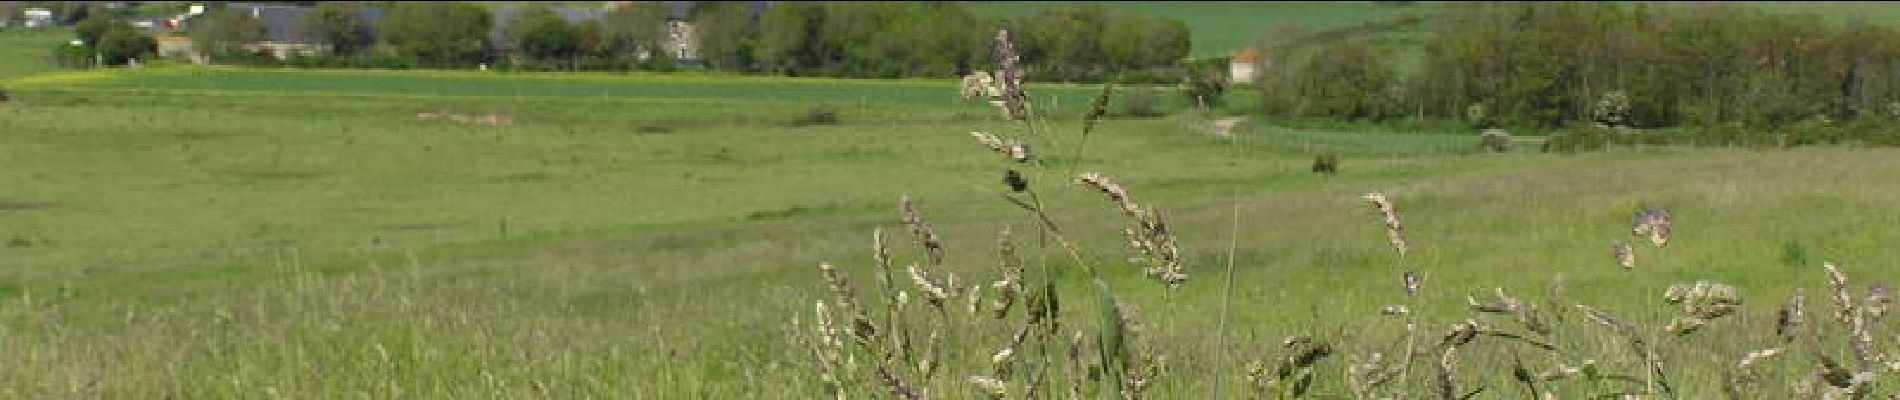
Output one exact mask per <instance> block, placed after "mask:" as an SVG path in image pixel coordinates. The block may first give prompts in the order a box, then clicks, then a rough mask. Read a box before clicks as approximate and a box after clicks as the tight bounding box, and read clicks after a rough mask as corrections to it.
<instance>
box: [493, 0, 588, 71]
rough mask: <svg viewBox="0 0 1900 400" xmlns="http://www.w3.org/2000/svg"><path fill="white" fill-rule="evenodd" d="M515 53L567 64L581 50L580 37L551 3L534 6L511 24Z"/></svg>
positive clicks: (529, 6) (524, 8)
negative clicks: (516, 51) (567, 60)
mask: <svg viewBox="0 0 1900 400" xmlns="http://www.w3.org/2000/svg"><path fill="white" fill-rule="evenodd" d="M508 33H509V36H511V38H512V40H514V42H515V49H516V50H518V51H521V52H522V53H523V54H526V55H527V56H528V57H529V58H531V59H535V60H565V59H569V58H571V57H573V56H574V55H575V54H576V53H577V52H578V51H579V50H580V41H579V39H580V35H579V32H578V31H577V30H576V29H575V28H574V26H573V25H571V24H568V22H567V20H566V19H564V18H561V15H560V14H556V13H555V12H554V8H553V7H551V6H549V5H548V3H543V2H533V3H529V4H528V5H527V6H525V7H522V9H521V10H520V11H517V12H516V13H515V15H514V17H513V19H512V20H511V21H508Z"/></svg>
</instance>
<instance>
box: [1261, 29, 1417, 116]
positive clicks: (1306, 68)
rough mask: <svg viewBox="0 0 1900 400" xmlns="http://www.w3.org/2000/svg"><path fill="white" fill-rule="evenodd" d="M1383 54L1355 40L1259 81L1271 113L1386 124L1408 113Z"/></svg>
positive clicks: (1395, 75) (1368, 44)
mask: <svg viewBox="0 0 1900 400" xmlns="http://www.w3.org/2000/svg"><path fill="white" fill-rule="evenodd" d="M1403 89H1404V88H1403V87H1402V86H1400V81H1399V77H1398V73H1397V72H1395V71H1394V70H1393V69H1392V67H1391V63H1390V62H1389V61H1388V60H1387V59H1386V55H1385V54H1384V51H1383V50H1382V49H1380V48H1378V47H1376V46H1374V44H1373V43H1372V42H1369V41H1366V40H1361V39H1353V40H1347V41H1345V42H1341V43H1338V44H1334V45H1329V46H1327V48H1326V49H1325V51H1317V52H1314V53H1313V54H1312V55H1311V56H1310V57H1308V58H1307V59H1306V60H1305V61H1304V62H1301V63H1298V64H1296V65H1290V66H1287V68H1284V69H1283V70H1280V72H1278V73H1272V74H1269V75H1268V76H1267V77H1265V79H1263V80H1262V81H1261V93H1262V95H1263V96H1264V97H1263V98H1262V103H1263V104H1264V105H1265V107H1266V108H1267V112H1268V113H1270V114H1275V115H1283V116H1294V117H1312V116H1322V117H1335V118H1340V119H1346V120H1365V121H1375V122H1377V121H1387V120H1391V119H1394V118H1396V117H1399V116H1402V115H1404V109H1403V107H1402V106H1403V104H1404V101H1403V100H1404V99H1403V96H1404V94H1405V93H1404V91H1403Z"/></svg>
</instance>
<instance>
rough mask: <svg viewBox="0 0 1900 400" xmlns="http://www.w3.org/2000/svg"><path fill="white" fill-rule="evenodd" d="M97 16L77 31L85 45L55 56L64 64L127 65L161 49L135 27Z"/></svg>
mask: <svg viewBox="0 0 1900 400" xmlns="http://www.w3.org/2000/svg"><path fill="white" fill-rule="evenodd" d="M93 15H95V16H97V17H95V18H87V19H86V20H84V21H80V22H79V24H78V25H77V26H75V27H74V28H73V31H74V33H75V34H76V35H78V37H79V40H80V42H81V43H83V44H84V45H83V46H79V47H77V48H74V49H65V48H66V47H73V46H62V49H61V50H58V51H57V52H56V53H55V57H56V58H57V59H58V60H59V62H60V63H61V64H66V65H68V66H81V65H91V61H102V62H104V63H105V64H107V65H118V64H125V63H126V62H127V61H129V60H131V59H134V58H142V57H147V56H148V55H150V54H152V53H153V52H156V51H157V50H158V41H157V40H156V39H153V38H152V37H151V36H150V35H146V34H145V32H142V31H139V29H138V28H134V27H132V25H131V24H128V23H126V22H125V21H121V20H118V19H114V18H112V17H111V16H109V15H105V14H103V13H95V14H93ZM75 56H78V57H75Z"/></svg>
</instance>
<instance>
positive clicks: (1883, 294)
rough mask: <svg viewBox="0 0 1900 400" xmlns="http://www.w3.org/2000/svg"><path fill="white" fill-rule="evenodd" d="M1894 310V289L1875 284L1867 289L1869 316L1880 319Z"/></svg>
mask: <svg viewBox="0 0 1900 400" xmlns="http://www.w3.org/2000/svg"><path fill="white" fill-rule="evenodd" d="M1892 308H1893V288H1891V287H1888V286H1887V285H1885V284H1875V285H1873V286H1871V287H1868V288H1867V316H1868V317H1871V318H1874V319H1879V318H1881V317H1885V316H1886V315H1887V312H1888V311H1890V310H1891V309H1892Z"/></svg>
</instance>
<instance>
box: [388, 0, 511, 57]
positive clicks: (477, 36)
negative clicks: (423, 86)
mask: <svg viewBox="0 0 1900 400" xmlns="http://www.w3.org/2000/svg"><path fill="white" fill-rule="evenodd" d="M491 18H493V17H491V16H490V15H489V14H488V11H487V10H484V9H482V8H481V7H479V6H475V5H473V4H468V3H463V2H435V1H416V2H400V3H397V4H396V8H395V9H393V10H390V12H389V17H388V19H387V20H386V21H384V22H383V24H382V31H383V32H382V40H383V41H384V43H386V44H389V45H390V46H392V47H394V48H395V50H396V52H397V54H399V55H400V56H402V57H405V58H408V59H410V60H413V61H416V62H418V63H421V64H425V65H435V66H451V65H466V64H470V63H475V62H480V61H482V60H486V59H487V52H488V45H489V43H488V31H489V27H490V26H491V24H492V23H493V20H492V19H491Z"/></svg>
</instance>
